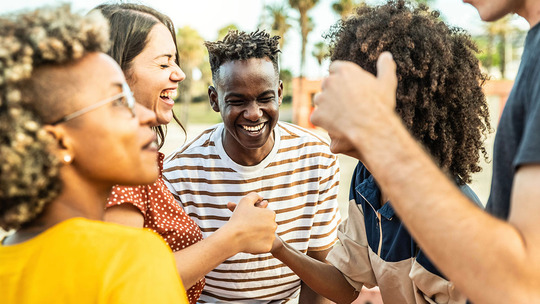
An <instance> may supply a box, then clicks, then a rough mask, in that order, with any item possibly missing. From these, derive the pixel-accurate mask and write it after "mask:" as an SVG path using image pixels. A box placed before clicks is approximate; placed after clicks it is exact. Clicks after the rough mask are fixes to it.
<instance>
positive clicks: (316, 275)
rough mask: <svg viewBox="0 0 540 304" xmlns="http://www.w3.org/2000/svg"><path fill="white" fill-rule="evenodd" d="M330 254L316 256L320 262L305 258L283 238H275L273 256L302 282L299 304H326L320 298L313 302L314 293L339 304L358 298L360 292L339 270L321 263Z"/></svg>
mask: <svg viewBox="0 0 540 304" xmlns="http://www.w3.org/2000/svg"><path fill="white" fill-rule="evenodd" d="M328 252H329V250H325V251H322V252H320V254H319V256H317V257H318V258H319V259H317V258H316V257H310V256H308V255H305V254H303V253H302V252H300V251H298V250H296V249H294V248H292V247H291V246H290V245H289V244H287V243H285V242H283V241H282V240H281V239H280V238H276V241H275V242H274V247H273V249H272V255H273V256H274V257H275V258H277V259H279V260H280V261H282V262H283V263H284V264H285V265H287V266H288V267H289V268H291V270H292V271H294V273H296V275H298V276H299V277H300V279H302V290H301V293H300V297H301V298H300V303H321V302H312V301H313V299H315V300H317V301H324V299H321V298H320V296H318V297H315V298H313V297H312V296H313V295H314V292H316V293H318V294H320V295H321V296H323V297H325V298H327V299H330V300H332V301H334V302H336V303H351V302H352V301H354V300H355V299H356V297H358V292H356V290H355V289H354V287H352V286H351V285H350V284H349V282H347V280H346V279H345V278H344V276H343V274H342V273H341V272H339V270H337V269H336V268H335V267H334V266H332V265H329V264H326V263H323V262H322V261H321V260H325V258H326V255H327V254H328ZM312 255H313V252H312ZM315 255H317V254H315ZM323 256H324V258H323ZM306 285H307V286H309V290H306V288H305V287H307V286H306ZM323 303H324V302H323Z"/></svg>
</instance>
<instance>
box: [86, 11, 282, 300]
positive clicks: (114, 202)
mask: <svg viewBox="0 0 540 304" xmlns="http://www.w3.org/2000/svg"><path fill="white" fill-rule="evenodd" d="M95 10H98V11H100V12H101V13H102V14H103V15H104V16H105V18H107V19H108V20H109V24H110V33H111V48H110V50H109V55H110V56H111V57H113V58H114V59H115V60H116V61H117V62H118V64H119V65H120V67H121V68H122V70H123V71H124V74H125V76H126V79H127V83H128V84H129V86H130V87H131V88H132V89H133V93H134V96H135V99H136V100H137V101H138V102H139V103H141V104H142V105H144V106H146V107H147V108H149V109H151V110H152V111H154V113H155V114H156V117H157V119H156V121H155V123H154V124H152V128H153V129H154V130H155V131H156V133H157V135H158V136H159V139H160V144H159V146H161V145H162V144H163V140H164V134H165V132H164V130H165V127H166V125H167V124H168V123H169V122H170V121H171V120H172V119H173V118H174V119H175V121H176V122H177V123H178V124H180V122H179V121H178V120H177V119H176V117H175V115H174V113H173V111H172V109H173V105H174V100H173V98H174V97H175V96H176V92H177V88H178V83H179V82H180V81H182V80H184V78H185V75H184V72H182V70H181V69H180V67H179V66H178V61H179V58H178V51H177V45H176V38H175V30H174V26H173V23H172V21H171V20H170V19H169V17H167V16H166V15H164V14H162V13H160V12H158V11H156V10H154V9H152V8H150V7H148V6H145V5H139V4H132V3H122V4H103V5H100V6H98V7H96V9H95ZM180 47H182V46H180ZM180 126H182V125H181V124H180ZM156 156H157V157H158V162H159V169H160V175H159V178H158V179H157V181H156V182H155V183H153V184H150V185H141V186H117V187H114V188H113V190H112V192H111V194H110V196H109V201H108V203H107V210H106V212H105V219H106V220H107V221H110V222H116V223H120V224H124V225H128V226H134V227H141V228H142V227H145V228H150V229H152V230H154V231H155V232H157V233H158V234H159V235H161V236H162V237H163V239H164V240H165V241H166V242H167V243H168V244H169V246H170V247H171V249H172V250H173V252H174V256H175V258H176V262H177V265H176V266H177V269H178V273H179V274H180V276H181V278H182V281H183V282H184V284H185V286H186V288H187V289H188V290H187V294H188V299H189V301H190V303H196V302H197V300H198V299H199V296H200V295H201V292H202V290H203V287H204V285H205V279H204V276H205V275H206V274H207V273H208V272H209V271H211V270H213V269H214V268H215V267H216V266H218V265H219V264H221V263H222V262H223V261H224V260H226V259H227V258H229V257H231V256H233V255H235V254H237V253H239V252H248V253H261V252H268V251H269V250H270V248H271V245H272V241H273V240H274V232H275V229H276V223H275V221H274V218H275V214H274V212H273V211H272V210H270V209H265V208H259V207H256V206H255V203H256V200H252V201H251V205H249V204H245V203H247V202H248V201H247V200H245V201H244V203H243V204H242V205H241V206H239V207H240V208H237V209H236V210H235V211H234V213H233V214H232V215H231V217H230V219H229V220H228V222H227V224H226V225H224V226H223V227H222V228H220V229H218V231H216V233H214V234H213V235H211V236H210V237H208V238H206V239H203V238H202V233H201V229H200V228H199V226H198V225H197V223H195V221H194V220H192V219H191V218H190V217H189V216H188V215H187V213H186V212H185V211H184V209H183V208H182V206H181V205H180V204H179V203H178V202H177V201H176V200H175V198H174V196H173V195H172V194H171V193H170V191H169V190H168V189H167V186H166V185H165V183H164V181H163V178H162V174H161V173H162V171H163V159H164V154H163V153H161V152H158V154H157V155H156ZM250 197H256V196H253V195H250ZM263 204H266V202H264V203H263ZM260 206H263V205H260ZM264 206H266V205H264Z"/></svg>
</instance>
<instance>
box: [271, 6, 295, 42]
mask: <svg viewBox="0 0 540 304" xmlns="http://www.w3.org/2000/svg"><path fill="white" fill-rule="evenodd" d="M265 9H266V11H267V13H268V15H270V16H269V17H270V18H271V19H270V20H271V21H270V22H271V24H270V28H271V30H272V35H278V36H280V37H281V40H280V41H279V48H280V49H283V46H284V45H285V34H286V33H287V31H289V29H290V28H291V26H292V25H291V24H290V20H291V18H290V17H289V14H288V9H287V7H285V6H284V5H283V4H279V3H274V5H267V6H265Z"/></svg>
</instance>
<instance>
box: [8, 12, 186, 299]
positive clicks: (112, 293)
mask: <svg viewBox="0 0 540 304" xmlns="http://www.w3.org/2000/svg"><path fill="white" fill-rule="evenodd" d="M107 33H108V27H107V22H106V21H105V20H104V19H103V18H102V17H101V16H99V14H91V15H89V16H88V17H86V18H82V17H81V16H79V15H77V14H73V13H71V12H70V8H69V6H63V7H59V8H56V9H53V8H51V9H37V10H35V11H32V12H23V13H18V14H7V15H4V16H0V66H1V73H0V138H1V141H0V159H2V165H1V166H0V227H1V228H2V229H4V230H11V229H15V230H16V231H15V233H13V234H11V235H8V236H7V237H5V238H4V239H2V243H1V245H0V260H1V261H2V267H0V282H2V284H0V302H1V303H57V302H62V303H187V298H186V294H185V291H184V289H183V287H182V284H181V281H180V279H179V277H178V274H177V273H176V271H175V265H174V264H175V262H174V259H173V256H172V254H171V252H170V250H169V249H168V247H167V246H166V244H165V242H164V241H163V240H161V239H160V238H159V237H158V236H157V235H155V234H154V233H152V232H150V231H143V230H141V229H133V228H128V227H124V226H120V225H116V224H111V223H104V222H102V221H101V220H102V219H103V214H104V205H105V203H106V198H107V196H108V194H109V193H110V190H111V188H112V187H113V186H114V185H115V184H117V183H122V184H131V185H136V184H145V183H151V182H153V181H154V180H155V179H156V178H157V173H158V170H157V166H156V157H155V156H156V151H157V147H156V145H155V143H154V141H155V135H154V134H153V132H152V130H151V129H150V124H151V123H152V122H153V121H155V115H154V113H153V112H151V111H149V110H147V109H145V108H144V107H142V106H140V105H136V104H135V100H134V99H133V97H132V95H131V92H130V90H129V87H128V86H127V84H126V83H125V78H124V75H123V73H122V71H121V70H120V68H119V67H118V65H117V64H116V62H115V61H114V60H113V59H111V58H110V57H109V56H107V55H106V54H104V53H102V52H103V51H106V49H107V46H108V35H107Z"/></svg>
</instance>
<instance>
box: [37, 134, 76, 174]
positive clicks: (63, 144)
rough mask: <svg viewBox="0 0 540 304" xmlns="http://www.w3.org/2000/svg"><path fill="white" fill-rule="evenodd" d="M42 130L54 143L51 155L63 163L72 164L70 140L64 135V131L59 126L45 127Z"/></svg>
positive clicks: (72, 153)
mask: <svg viewBox="0 0 540 304" xmlns="http://www.w3.org/2000/svg"><path fill="white" fill-rule="evenodd" d="M43 129H44V130H45V131H47V133H49V134H50V135H51V136H52V137H53V138H54V141H55V142H56V145H55V146H54V151H53V153H55V154H56V156H57V157H58V158H59V159H60V160H61V161H62V162H63V163H64V164H70V163H71V162H73V158H74V151H73V145H72V142H71V138H70V137H69V136H68V134H67V133H66V130H65V129H64V128H63V127H61V126H51V125H45V126H43Z"/></svg>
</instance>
